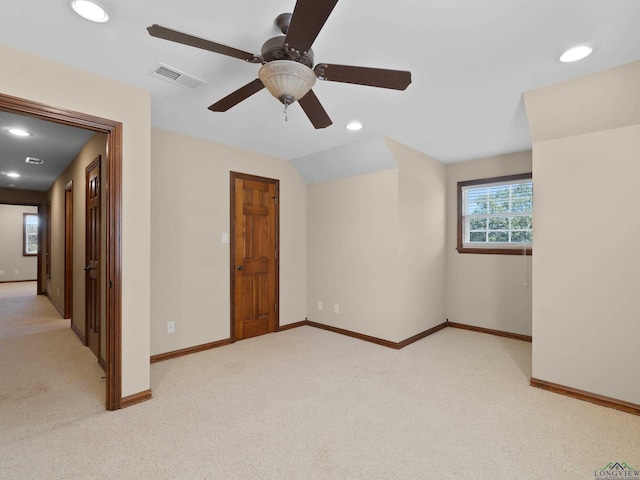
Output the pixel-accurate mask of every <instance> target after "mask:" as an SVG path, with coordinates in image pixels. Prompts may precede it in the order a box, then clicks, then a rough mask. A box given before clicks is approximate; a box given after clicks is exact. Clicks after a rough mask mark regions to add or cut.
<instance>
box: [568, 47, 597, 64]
mask: <svg viewBox="0 0 640 480" xmlns="http://www.w3.org/2000/svg"><path fill="white" fill-rule="evenodd" d="M591 52H593V48H591V47H590V46H588V45H580V46H578V47H573V48H570V49H569V50H567V51H566V52H564V53H563V54H562V55H560V61H561V62H562V63H570V62H577V61H578V60H582V59H583V58H586V57H588V56H589V55H591Z"/></svg>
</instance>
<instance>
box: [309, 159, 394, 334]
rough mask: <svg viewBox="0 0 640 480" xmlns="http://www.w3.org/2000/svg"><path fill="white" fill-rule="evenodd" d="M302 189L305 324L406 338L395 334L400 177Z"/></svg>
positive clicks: (383, 175) (374, 176) (385, 174)
mask: <svg viewBox="0 0 640 480" xmlns="http://www.w3.org/2000/svg"><path fill="white" fill-rule="evenodd" d="M307 191H308V199H307V201H308V234H307V238H308V246H307V249H308V268H309V289H308V295H307V298H308V299H309V301H308V304H307V310H308V317H309V320H311V321H314V322H318V323H322V324H325V325H330V326H333V327H338V328H342V329H345V330H349V331H352V332H356V333H361V334H364V335H369V336H372V337H377V338H382V339H385V340H389V341H399V340H404V338H403V339H400V338H399V333H400V332H399V331H398V322H399V321H400V319H399V315H398V298H397V291H398V245H397V244H398V171H397V170H395V169H393V170H384V171H381V172H375V173H369V174H366V175H358V176H355V177H348V178H342V179H338V180H331V181H328V182H321V183H316V184H314V185H309V187H308V190H307ZM318 301H321V302H323V310H322V311H319V310H318V308H317V302H318ZM334 304H338V305H339V308H340V313H338V314H335V313H334V311H333V305H334Z"/></svg>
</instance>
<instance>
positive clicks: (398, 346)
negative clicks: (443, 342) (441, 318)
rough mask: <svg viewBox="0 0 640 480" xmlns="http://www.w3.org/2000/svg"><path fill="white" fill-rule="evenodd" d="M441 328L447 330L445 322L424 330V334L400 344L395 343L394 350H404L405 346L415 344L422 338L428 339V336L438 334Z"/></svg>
mask: <svg viewBox="0 0 640 480" xmlns="http://www.w3.org/2000/svg"><path fill="white" fill-rule="evenodd" d="M443 328H447V322H442V323H441V324H440V325H436V326H435V327H431V328H430V329H428V330H425V331H424V332H421V333H418V334H417V335H414V336H413V337H409V338H407V339H406V340H403V341H402V342H399V343H397V344H396V345H397V347H395V348H397V349H398V350H399V349H401V348H404V347H406V346H407V345H411V344H412V343H413V342H417V341H418V340H422V339H423V338H425V337H428V336H429V335H432V334H434V333H436V332H439V331H440V330H442V329H443Z"/></svg>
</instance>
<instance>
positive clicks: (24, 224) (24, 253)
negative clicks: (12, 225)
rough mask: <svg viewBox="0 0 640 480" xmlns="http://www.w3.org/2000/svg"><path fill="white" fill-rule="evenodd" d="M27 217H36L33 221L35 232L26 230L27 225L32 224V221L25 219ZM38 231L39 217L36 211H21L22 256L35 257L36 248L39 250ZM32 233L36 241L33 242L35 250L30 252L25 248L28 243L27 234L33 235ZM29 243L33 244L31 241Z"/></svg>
mask: <svg viewBox="0 0 640 480" xmlns="http://www.w3.org/2000/svg"><path fill="white" fill-rule="evenodd" d="M29 217H36V222H35V225H36V232H35V233H33V232H27V225H34V223H33V222H28V221H27V218H29ZM39 232H40V218H39V216H38V214H37V213H23V214H22V256H24V257H35V256H37V255H38V250H39V247H40V243H39V241H40V239H39V237H40V235H39ZM33 235H35V237H36V243H35V245H36V251H35V252H31V251H29V250H28V249H27V245H29V242H28V238H29V236H33ZM31 244H32V245H33V243H31Z"/></svg>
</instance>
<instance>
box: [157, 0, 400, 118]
mask: <svg viewBox="0 0 640 480" xmlns="http://www.w3.org/2000/svg"><path fill="white" fill-rule="evenodd" d="M337 3H338V0H298V1H297V2H296V6H295V8H294V10H293V13H292V14H291V13H283V14H281V15H279V16H278V18H277V19H276V25H277V26H278V28H279V29H280V31H281V32H282V33H283V34H284V35H279V36H277V37H273V38H271V39H269V40H267V41H266V42H265V43H264V45H262V50H261V55H255V54H253V53H249V52H245V51H242V50H238V49H235V48H232V47H227V46H226V45H222V44H220V43H215V42H211V41H209V40H205V39H202V38H198V37H194V36H192V35H188V34H186V33H182V32H178V31H176V30H172V29H169V28H166V27H162V26H160V25H152V26H150V27H148V28H147V30H148V31H149V34H150V35H151V36H153V37H157V38H162V39H165V40H169V41H171V42H176V43H181V44H183V45H189V46H192V47H196V48H201V49H203V50H208V51H211V52H214V53H220V54H222V55H228V56H230V57H235V58H239V59H241V60H244V61H246V62H249V63H259V64H262V67H261V68H260V71H259V74H258V76H259V78H256V79H255V80H253V81H252V82H249V83H248V84H246V85H245V86H243V87H240V88H239V89H238V90H236V91H235V92H233V93H231V94H229V95H227V96H226V97H224V98H223V99H222V100H219V101H218V102H216V103H214V104H213V105H211V106H210V107H209V110H211V111H213V112H226V111H227V110H229V109H230V108H231V107H233V106H235V105H237V104H238V103H240V102H242V101H243V100H246V99H247V98H249V97H250V96H251V95H253V94H254V93H257V92H259V91H260V90H262V89H263V88H265V87H266V88H267V90H269V92H270V93H271V94H272V95H273V96H274V97H275V98H277V99H278V100H280V101H281V102H282V103H283V104H284V105H285V112H286V108H287V106H289V105H291V104H292V103H294V102H296V101H297V102H298V103H299V104H300V106H301V107H302V109H303V110H304V112H305V114H306V115H307V117H309V120H311V123H312V124H313V126H314V127H315V128H325V127H328V126H329V125H331V123H332V122H331V119H330V118H329V115H327V112H326V111H325V109H324V108H323V107H322V104H321V103H320V101H319V100H318V97H316V96H315V94H314V93H313V90H311V88H312V87H313V85H314V84H315V81H316V77H317V78H319V79H321V80H325V81H330V82H342V83H352V84H356V85H368V86H371V87H380V88H389V89H393V90H404V89H406V88H407V87H408V86H409V84H410V83H411V72H407V71H400V70H385V69H381V68H368V67H356V66H352V65H335V64H330V63H319V64H317V65H315V67H314V63H313V51H312V50H311V45H312V44H313V42H314V41H315V39H316V37H317V36H318V33H320V30H321V29H322V27H323V26H324V24H325V22H326V21H327V18H329V15H330V14H331V12H332V10H333V8H334V7H335V6H336V4H337Z"/></svg>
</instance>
